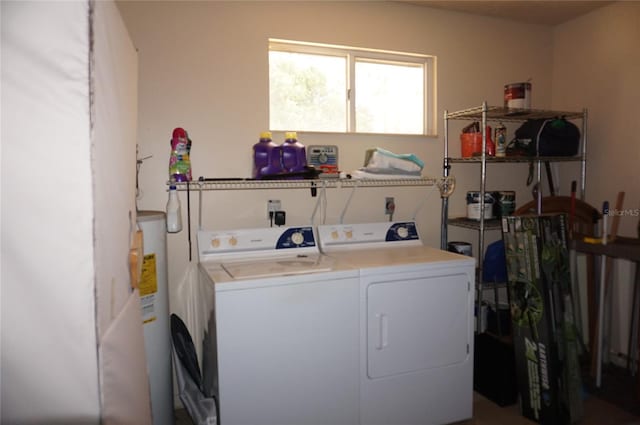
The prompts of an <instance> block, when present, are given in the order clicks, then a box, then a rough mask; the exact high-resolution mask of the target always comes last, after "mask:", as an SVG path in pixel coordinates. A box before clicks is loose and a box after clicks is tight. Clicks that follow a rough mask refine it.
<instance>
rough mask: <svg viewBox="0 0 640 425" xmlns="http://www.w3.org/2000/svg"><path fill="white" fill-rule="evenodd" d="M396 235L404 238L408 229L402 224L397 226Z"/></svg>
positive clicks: (407, 234)
mask: <svg viewBox="0 0 640 425" xmlns="http://www.w3.org/2000/svg"><path fill="white" fill-rule="evenodd" d="M398 236H400V238H401V239H406V238H407V237H408V236H409V230H408V229H407V228H406V227H404V226H402V227H398Z"/></svg>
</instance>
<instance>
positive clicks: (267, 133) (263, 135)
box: [260, 131, 272, 139]
mask: <svg viewBox="0 0 640 425" xmlns="http://www.w3.org/2000/svg"><path fill="white" fill-rule="evenodd" d="M271 136H272V135H271V132H270V131H263V132H261V133H260V138H261V139H271Z"/></svg>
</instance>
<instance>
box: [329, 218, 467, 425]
mask: <svg viewBox="0 0 640 425" xmlns="http://www.w3.org/2000/svg"><path fill="white" fill-rule="evenodd" d="M318 238H319V241H320V247H321V251H323V252H324V253H325V254H328V255H331V256H333V257H334V258H336V261H338V262H339V263H344V264H347V265H349V266H352V267H356V268H358V269H359V270H360V288H359V293H360V307H359V310H360V423H361V424H366V425H370V424H387V425H392V424H445V423H451V422H456V421H461V420H465V419H469V418H471V417H472V403H473V400H472V399H473V341H474V339H473V306H474V294H475V291H474V289H473V286H474V276H475V260H474V259H472V258H470V257H465V256H462V255H458V254H453V253H450V252H445V251H441V250H439V249H435V248H429V247H425V246H424V245H423V244H422V241H421V240H420V236H419V234H418V230H417V228H416V225H415V223H414V222H402V223H389V222H386V223H369V224H351V225H342V224H340V225H322V226H319V227H318Z"/></svg>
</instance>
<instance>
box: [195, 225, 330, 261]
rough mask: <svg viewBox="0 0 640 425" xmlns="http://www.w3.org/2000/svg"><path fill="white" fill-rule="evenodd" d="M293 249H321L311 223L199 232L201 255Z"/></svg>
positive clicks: (250, 253)
mask: <svg viewBox="0 0 640 425" xmlns="http://www.w3.org/2000/svg"><path fill="white" fill-rule="evenodd" d="M291 249H299V250H314V251H317V249H318V248H317V244H316V237H315V234H314V232H313V228H312V227H311V226H301V227H270V228H258V229H238V230H221V231H204V230H202V231H199V232H198V251H199V253H200V256H201V257H202V256H205V257H206V256H208V255H213V256H217V255H220V254H229V255H230V254H236V255H242V254H246V255H247V256H250V255H253V254H261V253H265V254H266V253H274V252H280V251H283V250H291Z"/></svg>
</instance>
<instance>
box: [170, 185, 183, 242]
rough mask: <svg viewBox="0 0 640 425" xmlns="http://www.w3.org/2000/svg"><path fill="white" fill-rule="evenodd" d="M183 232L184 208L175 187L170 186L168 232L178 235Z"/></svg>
mask: <svg viewBox="0 0 640 425" xmlns="http://www.w3.org/2000/svg"><path fill="white" fill-rule="evenodd" d="M181 230H182V208H181V206H180V198H179V197H178V191H177V190H176V186H175V185H171V186H169V200H168V201H167V232H169V233H178V232H179V231H181Z"/></svg>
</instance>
